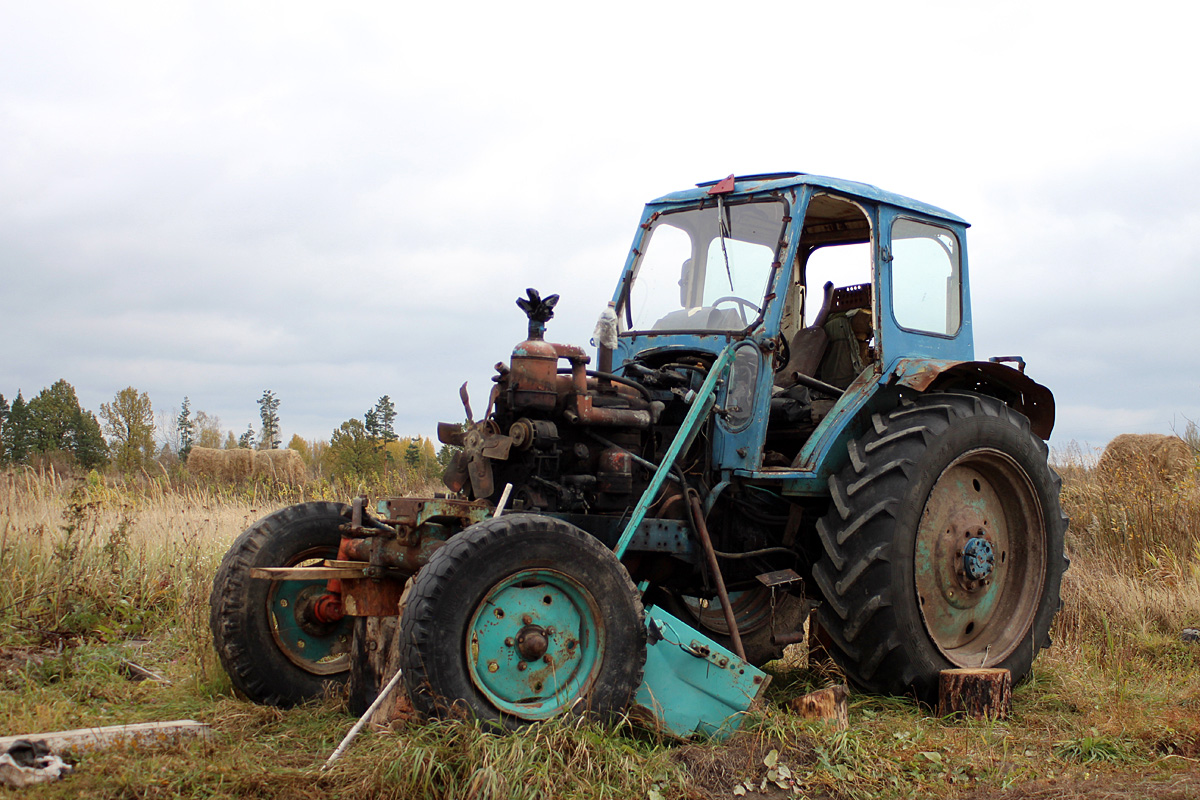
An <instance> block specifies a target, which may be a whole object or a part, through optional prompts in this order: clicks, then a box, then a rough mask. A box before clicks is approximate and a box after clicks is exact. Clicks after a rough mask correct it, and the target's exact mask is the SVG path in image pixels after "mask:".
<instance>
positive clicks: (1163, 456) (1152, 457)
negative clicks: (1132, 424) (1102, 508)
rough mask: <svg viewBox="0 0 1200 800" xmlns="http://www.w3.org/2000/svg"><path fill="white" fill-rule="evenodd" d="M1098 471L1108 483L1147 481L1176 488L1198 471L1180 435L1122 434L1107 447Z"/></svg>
mask: <svg viewBox="0 0 1200 800" xmlns="http://www.w3.org/2000/svg"><path fill="white" fill-rule="evenodd" d="M1097 468H1098V469H1099V472H1100V476H1101V477H1102V478H1104V480H1107V481H1130V480H1135V481H1136V480H1139V479H1143V480H1144V479H1147V478H1148V479H1150V480H1155V481H1158V482H1160V483H1164V484H1167V485H1170V486H1175V485H1177V484H1179V483H1180V482H1182V481H1184V480H1186V479H1187V478H1188V477H1189V476H1190V475H1191V474H1192V472H1193V471H1194V470H1195V469H1196V456H1195V454H1194V453H1193V452H1192V448H1190V447H1188V445H1187V442H1185V441H1183V440H1182V439H1180V438H1179V437H1178V436H1166V435H1164V434H1161V433H1122V434H1121V435H1120V436H1117V437H1116V438H1114V439H1113V440H1112V441H1111V442H1109V443H1108V446H1107V447H1105V448H1104V454H1103V455H1101V456H1100V463H1099V465H1098V467H1097Z"/></svg>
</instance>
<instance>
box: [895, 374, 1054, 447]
mask: <svg viewBox="0 0 1200 800" xmlns="http://www.w3.org/2000/svg"><path fill="white" fill-rule="evenodd" d="M887 382H888V383H890V384H893V385H899V386H904V387H908V388H910V389H915V390H916V391H918V392H929V391H941V392H946V391H956V390H957V391H966V392H975V393H977V394H986V395H988V396H990V397H995V398H996V399H997V400H999V401H1001V402H1002V403H1004V404H1005V405H1007V406H1009V407H1011V408H1013V409H1016V410H1017V411H1020V412H1021V413H1022V414H1024V415H1025V416H1026V417H1028V418H1029V423H1030V426H1031V427H1032V429H1033V432H1034V433H1036V434H1037V435H1038V436H1040V437H1041V438H1042V439H1049V438H1050V432H1051V431H1052V430H1054V395H1053V394H1052V393H1051V392H1050V390H1049V389H1047V388H1046V387H1045V386H1042V385H1041V384H1040V383H1038V382H1037V381H1034V380H1032V379H1031V378H1029V377H1028V376H1026V375H1025V373H1023V372H1019V371H1018V370H1015V369H1013V368H1012V367H1010V366H1007V365H1005V364H1000V363H995V362H992V361H946V360H942V359H929V358H901V359H898V360H897V361H896V363H895V364H894V365H893V366H892V368H891V370H889V372H888V377H887Z"/></svg>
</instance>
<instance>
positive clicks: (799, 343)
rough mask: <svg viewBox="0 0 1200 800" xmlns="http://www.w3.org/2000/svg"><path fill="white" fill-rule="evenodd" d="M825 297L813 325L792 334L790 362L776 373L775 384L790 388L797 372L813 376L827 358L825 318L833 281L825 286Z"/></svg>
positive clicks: (830, 303) (794, 381) (827, 340)
mask: <svg viewBox="0 0 1200 800" xmlns="http://www.w3.org/2000/svg"><path fill="white" fill-rule="evenodd" d="M823 291H824V295H825V299H824V302H823V303H822V304H821V310H820V311H819V312H818V313H817V318H816V319H815V320H814V321H813V324H812V325H809V326H808V327H807V328H801V329H800V330H798V331H796V333H795V335H794V336H792V340H791V341H790V342H789V343H788V352H789V353H790V354H791V355H790V356H789V357H788V363H787V364H785V365H784V367H783V369H781V370H779V372H777V373H776V374H775V385H776V386H778V387H779V388H781V389H788V388H791V387H792V386H795V385H796V373H799V374H801V375H807V376H808V377H810V378H812V377H815V376H816V374H817V369H818V368H819V367H820V366H821V360H822V359H823V358H825V351H826V350H828V349H829V334H828V333H826V332H825V320H826V319H828V318H829V309H830V307H831V306H832V304H833V282H832V281H827V282H826V283H825V286H824V287H823Z"/></svg>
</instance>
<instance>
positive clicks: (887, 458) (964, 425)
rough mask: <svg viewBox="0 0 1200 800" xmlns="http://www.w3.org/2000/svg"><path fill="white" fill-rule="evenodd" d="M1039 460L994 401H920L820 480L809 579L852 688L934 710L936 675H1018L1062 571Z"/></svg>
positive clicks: (1040, 640) (1045, 640) (1020, 419)
mask: <svg viewBox="0 0 1200 800" xmlns="http://www.w3.org/2000/svg"><path fill="white" fill-rule="evenodd" d="M1047 452H1048V451H1047V448H1046V445H1045V443H1044V442H1043V441H1042V440H1041V439H1039V438H1038V437H1037V436H1035V435H1033V433H1032V432H1031V431H1030V426H1029V421H1028V420H1027V419H1026V418H1025V417H1024V416H1022V415H1021V414H1019V413H1018V412H1016V411H1014V410H1013V409H1011V408H1009V407H1008V406H1006V405H1004V404H1003V403H1001V402H999V401H998V400H995V399H993V398H990V397H984V396H979V395H971V394H933V395H922V396H919V397H917V398H916V399H915V400H913V401H911V402H910V401H905V402H904V403H903V404H902V405H901V406H900V407H898V408H895V409H893V410H892V411H890V412H887V413H880V414H875V415H873V416H872V418H871V427H870V428H869V429H868V430H867V431H866V433H865V434H864V435H863V436H861V437H860V438H858V439H855V440H853V441H851V442H850V444H849V457H850V458H849V464H847V466H846V467H845V468H844V469H843V470H842V471H841V472H840V473H839V474H837V475H835V476H833V477H831V478H830V479H829V488H830V492H831V495H832V503H831V508H830V511H829V513H828V514H827V515H826V516H825V517H823V518H822V519H821V520H820V521H819V522H818V524H817V533H818V536H819V539H820V542H821V545H822V547H823V555H822V557H821V558H820V559H819V561H818V563H817V564H816V566H815V567H814V569H813V577H814V580H815V582H816V584H817V586H818V587H819V589H820V591H821V594H822V595H823V598H824V603H823V604H822V606H821V610H820V612H819V614H820V622H821V625H822V627H823V628H824V629H825V631H826V632H827V633H828V634H829V638H830V639H831V640H832V647H831V653H832V655H833V656H834V659H835V660H836V661H837V662H838V663H839V665H840V666H841V667H842V668H843V670H844V671H845V672H846V675H847V677H848V678H849V679H850V680H851V682H853V683H854V684H856V685H857V686H859V687H860V688H863V689H865V690H868V691H872V692H878V693H891V694H913V695H915V696H916V697H917V698H919V699H921V700H925V701H932V700H933V699H934V697H935V696H936V691H937V677H938V673H939V672H940V671H941V670H943V669H949V668H953V667H981V666H987V667H1000V668H1004V669H1008V670H1011V672H1012V675H1013V679H1014V681H1019V680H1021V679H1022V678H1024V677H1025V676H1026V675H1028V673H1029V670H1030V667H1031V665H1032V663H1033V659H1034V656H1036V655H1037V653H1038V651H1040V650H1041V649H1042V648H1044V647H1046V646H1048V645H1049V643H1050V634H1049V631H1050V623H1051V621H1052V620H1053V618H1054V615H1055V613H1056V612H1057V611H1058V608H1059V606H1060V601H1059V588H1060V585H1061V583H1062V576H1063V572H1064V571H1065V570H1066V567H1067V559H1066V557H1065V555H1064V552H1063V539H1064V536H1065V534H1066V529H1067V518H1066V517H1065V516H1064V515H1063V513H1062V510H1061V508H1060V506H1059V489H1060V486H1061V480H1060V479H1059V477H1058V475H1057V474H1055V472H1054V471H1053V470H1052V469H1051V468H1050V466H1049V464H1048V463H1047Z"/></svg>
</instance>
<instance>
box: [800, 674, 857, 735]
mask: <svg viewBox="0 0 1200 800" xmlns="http://www.w3.org/2000/svg"><path fill="white" fill-rule="evenodd" d="M849 696H850V690H849V689H847V688H846V687H845V686H843V685H841V684H839V685H837V686H830V687H829V688H828V689H821V690H820V691H817V692H810V693H808V694H806V695H804V696H803V697H796V698H793V699H791V700H789V701H788V706H789V707H790V708H791V709H792V710H793V711H795V712H796V713H797V714H799V715H800V716H801V717H803V718H804V719H819V720H824V721H825V722H832V723H833V724H834V725H836V726H837V728H838V730H843V731H844V730H846V728H848V727H850V716H849V714H848V713H847V710H846V698H847V697H849Z"/></svg>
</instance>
